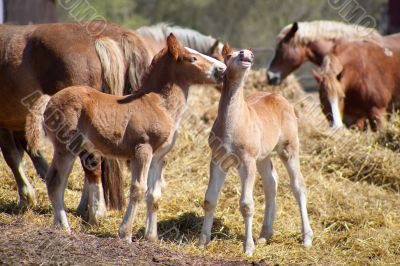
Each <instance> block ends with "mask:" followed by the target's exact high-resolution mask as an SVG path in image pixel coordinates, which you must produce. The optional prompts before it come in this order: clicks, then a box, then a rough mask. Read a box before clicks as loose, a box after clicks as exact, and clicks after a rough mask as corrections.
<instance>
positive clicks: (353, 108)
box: [314, 40, 400, 130]
mask: <svg viewBox="0 0 400 266" xmlns="http://www.w3.org/2000/svg"><path fill="white" fill-rule="evenodd" d="M399 69H400V55H399V54H396V53H392V52H391V51H389V50H388V49H386V48H383V47H381V46H380V45H377V44H375V43H373V42H369V41H345V40H342V41H339V42H337V44H336V45H335V46H334V47H333V49H332V52H331V53H330V54H329V55H328V56H326V57H325V60H324V64H323V67H322V73H317V72H314V76H315V78H316V80H317V82H318V83H319V85H320V91H319V95H320V101H321V105H322V110H323V112H324V114H325V116H326V117H327V119H328V120H329V122H330V123H331V125H332V126H334V127H341V126H342V122H344V124H345V125H346V126H348V127H350V126H352V125H356V126H357V127H358V128H360V129H361V130H363V129H365V128H366V120H368V121H369V124H370V126H371V128H372V130H378V129H380V128H381V127H382V125H383V123H384V118H385V114H386V112H387V111H391V110H393V109H397V108H398V107H399V104H400V71H399Z"/></svg>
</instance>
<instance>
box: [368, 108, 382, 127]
mask: <svg viewBox="0 0 400 266" xmlns="http://www.w3.org/2000/svg"><path fill="white" fill-rule="evenodd" d="M385 114H386V108H377V107H372V108H371V110H370V113H369V114H368V120H369V122H370V125H371V129H372V131H377V130H380V129H382V128H383V126H384V125H385Z"/></svg>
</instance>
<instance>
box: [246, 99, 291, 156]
mask: <svg viewBox="0 0 400 266" xmlns="http://www.w3.org/2000/svg"><path fill="white" fill-rule="evenodd" d="M246 102H247V104H248V107H249V110H250V112H251V114H252V116H253V121H254V123H256V125H257V127H258V128H259V129H260V131H261V132H260V133H261V134H260V138H261V140H260V141H261V143H265V144H267V147H264V148H267V149H269V150H272V149H276V150H277V151H278V152H279V151H283V150H285V149H287V148H288V147H292V148H291V149H295V150H297V149H298V136H297V132H298V130H297V116H296V113H295V110H294V108H293V106H292V105H291V104H290V103H289V102H288V100H286V99H285V98H284V97H283V96H282V95H280V94H277V93H267V92H256V93H253V94H251V95H250V96H249V97H247V99H246ZM266 152H268V151H266Z"/></svg>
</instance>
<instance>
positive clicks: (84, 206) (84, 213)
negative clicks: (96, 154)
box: [76, 164, 104, 221]
mask: <svg viewBox="0 0 400 266" xmlns="http://www.w3.org/2000/svg"><path fill="white" fill-rule="evenodd" d="M82 168H83V171H84V172H85V181H84V183H83V190H82V195H81V200H80V201H79V205H78V207H77V208H76V214H77V215H78V216H80V217H81V218H83V219H84V220H85V221H88V220H89V214H88V205H89V181H88V178H87V176H86V171H85V166H84V165H83V164H82ZM103 198H104V195H103Z"/></svg>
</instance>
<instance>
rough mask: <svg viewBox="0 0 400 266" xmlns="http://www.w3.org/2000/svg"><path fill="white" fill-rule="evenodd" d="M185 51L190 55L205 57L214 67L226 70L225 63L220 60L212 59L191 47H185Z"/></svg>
mask: <svg viewBox="0 0 400 266" xmlns="http://www.w3.org/2000/svg"><path fill="white" fill-rule="evenodd" d="M185 49H186V50H187V51H188V52H189V53H192V54H196V55H199V56H201V57H203V58H204V59H206V60H207V61H209V62H210V63H213V67H218V68H223V69H226V65H225V64H224V63H222V62H221V61H218V60H217V59H215V58H212V57H211V56H208V55H205V54H202V53H199V52H198V51H196V50H193V49H191V48H189V47H185Z"/></svg>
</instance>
